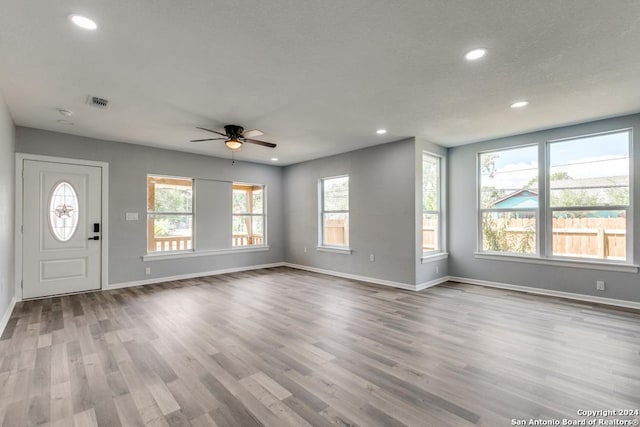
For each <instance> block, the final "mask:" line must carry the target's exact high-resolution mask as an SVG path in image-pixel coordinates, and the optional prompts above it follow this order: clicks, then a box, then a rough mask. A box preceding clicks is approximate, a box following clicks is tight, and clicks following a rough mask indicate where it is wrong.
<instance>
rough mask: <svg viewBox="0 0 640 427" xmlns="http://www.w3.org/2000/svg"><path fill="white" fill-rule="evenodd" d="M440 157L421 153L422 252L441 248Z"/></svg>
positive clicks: (435, 250) (436, 250)
mask: <svg viewBox="0 0 640 427" xmlns="http://www.w3.org/2000/svg"><path fill="white" fill-rule="evenodd" d="M441 161H442V159H441V158H440V157H437V156H434V155H431V154H428V153H422V252H423V253H429V252H438V251H440V250H441V244H440V239H441V227H440V224H441V203H442V202H441V181H440V180H441V177H440V168H441Z"/></svg>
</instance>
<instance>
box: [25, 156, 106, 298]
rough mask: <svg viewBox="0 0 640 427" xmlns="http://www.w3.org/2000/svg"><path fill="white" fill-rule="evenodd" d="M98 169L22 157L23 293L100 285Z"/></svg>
mask: <svg viewBox="0 0 640 427" xmlns="http://www.w3.org/2000/svg"><path fill="white" fill-rule="evenodd" d="M101 180H102V169H101V168H100V167H97V166H84V165H76V164H68V163H55V162H45V161H37V160H24V169H23V192H22V194H23V208H22V212H23V214H22V216H23V233H22V250H23V252H22V280H23V284H22V297H23V298H36V297H42V296H48V295H58V294H66V293H71V292H82V291H89V290H94V289H100V287H101V267H102V266H101V248H102V241H101V240H100V239H101V232H102V224H101V222H102V221H101V210H102V207H101V203H102V182H101Z"/></svg>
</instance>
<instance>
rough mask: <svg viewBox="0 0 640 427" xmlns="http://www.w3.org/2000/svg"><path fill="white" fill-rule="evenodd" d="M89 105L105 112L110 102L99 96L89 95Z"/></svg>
mask: <svg viewBox="0 0 640 427" xmlns="http://www.w3.org/2000/svg"><path fill="white" fill-rule="evenodd" d="M87 104H89V105H91V106H92V107H96V108H102V109H103V110H104V109H106V108H107V105H108V104H109V100H108V99H104V98H100V97H99V96H93V95H89V96H88V97H87Z"/></svg>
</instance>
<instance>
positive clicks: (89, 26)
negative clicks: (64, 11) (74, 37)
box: [69, 14, 98, 30]
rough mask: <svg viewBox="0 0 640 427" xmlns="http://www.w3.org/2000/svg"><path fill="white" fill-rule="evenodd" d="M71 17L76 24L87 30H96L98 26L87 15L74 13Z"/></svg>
mask: <svg viewBox="0 0 640 427" xmlns="http://www.w3.org/2000/svg"><path fill="white" fill-rule="evenodd" d="M69 19H71V22H73V23H74V24H76V25H77V26H78V27H81V28H84V29H85V30H95V29H96V28H98V24H96V23H95V22H94V21H92V20H91V19H89V18H87V17H86V16H82V15H75V14H73V15H69Z"/></svg>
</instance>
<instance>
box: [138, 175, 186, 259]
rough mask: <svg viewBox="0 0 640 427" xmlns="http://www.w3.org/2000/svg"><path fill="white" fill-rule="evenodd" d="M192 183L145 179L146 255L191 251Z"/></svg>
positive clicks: (151, 177) (157, 178)
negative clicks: (149, 253)
mask: <svg viewBox="0 0 640 427" xmlns="http://www.w3.org/2000/svg"><path fill="white" fill-rule="evenodd" d="M192 240H193V180H192V179H191V178H176V177H166V176H151V175H149V176H147V252H166V251H185V250H191V249H192V248H193V243H192Z"/></svg>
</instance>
